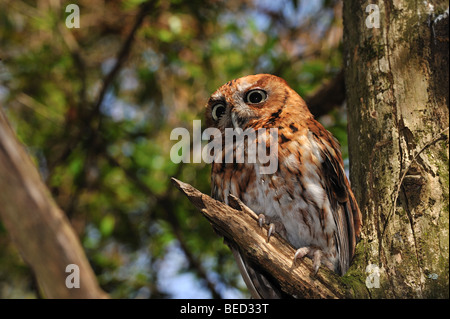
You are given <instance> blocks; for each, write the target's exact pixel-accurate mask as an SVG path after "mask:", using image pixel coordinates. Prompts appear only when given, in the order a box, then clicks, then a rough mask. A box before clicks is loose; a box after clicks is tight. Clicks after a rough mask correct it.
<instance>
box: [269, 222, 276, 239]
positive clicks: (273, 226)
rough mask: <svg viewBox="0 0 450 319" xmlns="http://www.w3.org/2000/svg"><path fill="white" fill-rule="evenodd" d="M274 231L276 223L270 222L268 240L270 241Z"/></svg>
mask: <svg viewBox="0 0 450 319" xmlns="http://www.w3.org/2000/svg"><path fill="white" fill-rule="evenodd" d="M274 231H275V224H274V223H270V224H269V231H268V232H267V242H269V239H270V236H272V234H273V232H274Z"/></svg>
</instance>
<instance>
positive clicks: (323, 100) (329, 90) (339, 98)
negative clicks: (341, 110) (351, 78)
mask: <svg viewBox="0 0 450 319" xmlns="http://www.w3.org/2000/svg"><path fill="white" fill-rule="evenodd" d="M305 101H306V104H307V105H308V108H309V110H310V111H311V113H312V114H313V115H314V116H315V117H316V118H317V117H319V116H322V115H325V114H327V113H329V112H330V111H331V110H332V109H333V108H335V107H337V106H340V105H342V103H344V101H345V83H344V70H341V71H340V72H339V73H338V74H337V75H336V76H335V77H334V78H333V79H331V80H330V81H329V82H327V83H326V84H324V85H323V86H322V87H320V88H319V90H318V91H317V92H315V93H314V94H313V95H312V96H310V97H307V98H306V99H305Z"/></svg>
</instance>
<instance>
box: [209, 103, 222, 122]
mask: <svg viewBox="0 0 450 319" xmlns="http://www.w3.org/2000/svg"><path fill="white" fill-rule="evenodd" d="M224 113H225V105H223V104H222V103H217V104H216V105H214V106H213V109H212V117H213V119H214V121H217V120H218V119H219V118H220V117H221V116H222V115H223V114H224Z"/></svg>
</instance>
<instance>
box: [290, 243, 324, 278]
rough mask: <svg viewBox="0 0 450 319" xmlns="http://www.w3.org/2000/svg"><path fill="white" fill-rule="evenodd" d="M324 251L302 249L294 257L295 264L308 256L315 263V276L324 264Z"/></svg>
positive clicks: (310, 248)
mask: <svg viewBox="0 0 450 319" xmlns="http://www.w3.org/2000/svg"><path fill="white" fill-rule="evenodd" d="M322 255H323V252H322V250H320V249H318V248H315V247H302V248H299V249H297V251H296V252H295V255H294V262H295V260H297V259H302V258H303V257H305V256H308V257H309V258H311V259H312V261H313V271H314V275H316V274H317V272H318V271H319V268H320V265H321V264H322Z"/></svg>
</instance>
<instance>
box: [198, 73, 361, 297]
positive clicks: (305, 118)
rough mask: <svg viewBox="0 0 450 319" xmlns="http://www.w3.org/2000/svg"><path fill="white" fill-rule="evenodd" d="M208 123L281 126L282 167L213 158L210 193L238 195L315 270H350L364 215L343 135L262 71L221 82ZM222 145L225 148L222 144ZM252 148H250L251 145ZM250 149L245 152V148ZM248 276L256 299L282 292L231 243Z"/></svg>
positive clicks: (224, 197) (220, 197) (210, 106)
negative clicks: (348, 170)
mask: <svg viewBox="0 0 450 319" xmlns="http://www.w3.org/2000/svg"><path fill="white" fill-rule="evenodd" d="M206 123H207V127H214V128H218V129H220V131H221V132H223V133H224V132H225V128H238V127H239V128H242V129H243V130H246V129H250V128H252V129H255V130H258V129H261V128H266V129H270V128H277V129H278V153H277V154H278V166H277V168H276V172H275V173H273V174H261V173H260V170H259V167H260V166H261V165H262V164H259V163H249V162H248V161H245V162H244V163H225V161H224V159H225V157H224V156H225V153H226V152H225V151H224V152H223V154H222V160H220V159H218V160H216V161H215V162H213V164H212V176H211V188H212V196H213V197H214V198H216V199H218V200H220V201H223V202H225V203H227V202H228V195H229V194H233V195H235V196H237V197H238V198H240V199H241V200H242V201H243V202H244V204H246V205H247V206H248V207H250V208H251V209H252V210H253V211H255V212H257V213H261V214H262V215H261V218H260V222H261V223H263V222H265V223H268V224H270V225H271V229H275V231H277V232H279V233H280V234H281V235H282V236H284V237H285V238H286V239H287V240H288V241H289V242H290V243H291V244H292V245H293V246H294V247H295V248H297V249H298V250H297V253H296V256H295V257H294V256H293V258H302V257H303V256H309V257H310V258H312V259H313V261H314V266H315V268H316V271H317V269H318V268H319V266H320V264H324V265H326V266H327V267H328V268H330V269H332V270H333V271H335V272H336V273H338V274H344V273H345V272H346V271H347V269H348V267H349V264H350V262H351V259H352V257H353V254H354V251H355V245H356V241H357V238H358V236H359V233H360V229H361V213H360V211H359V209H358V205H357V203H356V200H355V198H354V196H353V193H352V191H351V189H350V185H349V182H348V180H347V178H346V176H345V172H344V167H343V161H342V156H341V152H340V150H339V143H338V141H337V140H336V139H335V138H334V137H333V136H332V135H331V133H330V132H328V131H327V130H326V129H325V128H324V127H323V126H322V125H321V124H320V123H319V122H317V121H316V120H315V119H314V118H313V116H312V115H311V113H310V111H309V110H308V108H307V106H306V104H305V102H304V100H303V99H302V98H301V97H300V96H299V95H298V94H297V93H296V92H295V91H294V90H293V89H291V88H290V87H289V86H288V84H287V83H286V81H284V80H283V79H281V78H279V77H276V76H273V75H269V74H258V75H250V76H246V77H243V78H240V79H236V80H233V81H230V82H228V83H226V84H225V85H223V86H221V87H220V88H219V89H218V90H217V91H216V92H215V93H214V94H212V96H211V97H210V99H209V101H208V104H207V109H206ZM222 146H223V148H224V150H225V147H226V145H225V144H224V142H223V143H222ZM245 151H247V148H245ZM245 154H246V155H247V152H246V153H245ZM231 248H232V250H233V253H234V255H235V258H236V260H237V263H238V265H239V268H240V271H241V273H242V276H243V278H244V280H245V282H246V284H247V286H248V287H249V289H250V291H251V293H252V296H253V297H255V298H276V297H283V294H282V293H281V292H280V291H279V290H278V289H277V283H276V282H274V281H273V279H271V277H270V274H264V273H262V272H261V271H260V270H258V267H257V266H255V265H252V264H251V263H250V262H248V261H247V260H246V259H245V258H243V257H242V256H241V254H240V252H239V248H238V247H234V246H231Z"/></svg>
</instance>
